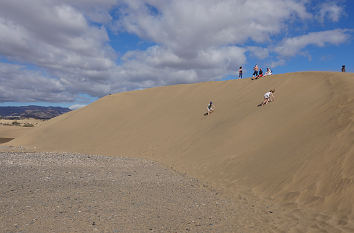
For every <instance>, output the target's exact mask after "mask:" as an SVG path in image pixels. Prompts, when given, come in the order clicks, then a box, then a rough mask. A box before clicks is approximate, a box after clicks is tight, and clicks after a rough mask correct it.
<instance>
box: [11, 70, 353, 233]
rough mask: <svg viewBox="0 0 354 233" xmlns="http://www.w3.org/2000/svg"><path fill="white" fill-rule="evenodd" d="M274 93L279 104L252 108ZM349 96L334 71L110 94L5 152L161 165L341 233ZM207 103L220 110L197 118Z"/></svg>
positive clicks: (345, 212) (348, 171) (346, 82)
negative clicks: (301, 213) (26, 150)
mask: <svg viewBox="0 0 354 233" xmlns="http://www.w3.org/2000/svg"><path fill="white" fill-rule="evenodd" d="M270 88H275V89H276V93H275V95H276V101H275V102H274V103H270V104H268V105H266V106H264V107H257V104H259V103H260V102H261V101H262V98H263V94H264V93H265V92H266V91H267V90H268V89H270ZM353 93H354V74H353V73H330V72H299V73H290V74H284V75H274V76H273V77H271V78H264V79H261V80H255V81H251V80H249V79H245V80H231V81H223V82H207V83H199V84H190V85H176V86H168V87H159V88H151V89H147V90H142V91H133V92H126V93H119V94H115V95H110V96H106V97H104V98H102V99H100V100H98V101H96V102H95V103H93V104H91V105H89V106H87V107H85V108H83V109H79V110H77V111H73V112H70V113H67V114H64V115H62V116H59V117H57V118H54V119H52V120H50V121H48V122H46V123H44V124H43V125H41V126H40V127H38V128H35V129H33V130H31V131H30V132H29V133H28V134H26V135H25V136H23V137H20V138H17V139H15V140H13V141H12V142H10V145H25V146H36V148H39V149H40V150H42V151H68V152H81V153H100V154H107V155H118V156H119V155H123V156H134V157H144V158H149V159H153V160H157V161H160V162H162V163H164V164H167V165H169V166H172V167H174V168H176V169H177V170H179V171H182V172H187V173H188V174H190V175H192V176H194V177H197V178H199V179H201V180H202V181H204V182H208V183H211V184H213V185H214V186H215V187H218V188H221V189H223V190H224V191H225V192H226V193H228V194H230V195H236V193H238V192H240V191H241V190H242V191H244V192H252V193H253V194H255V195H256V196H258V197H263V198H266V199H271V200H274V201H276V202H278V203H281V204H282V205H283V206H285V207H284V208H287V209H291V210H292V211H293V212H289V213H290V214H291V215H293V216H294V217H296V211H298V210H308V211H306V212H307V213H313V215H311V216H312V218H313V219H317V220H319V221H320V220H321V216H330V217H323V218H325V219H326V221H327V222H331V224H332V225H336V226H339V227H341V229H342V230H343V231H345V229H346V228H345V227H347V226H349V225H350V224H351V223H352V220H353V217H354V213H353V210H354V183H353V181H354V94H353ZM210 100H213V102H214V103H215V105H216V112H215V113H213V114H212V115H210V116H203V113H204V112H205V110H206V105H207V104H208V102H209V101H210ZM311 211H313V212H311ZM321 221H322V220H321ZM323 221H324V220H323ZM348 229H349V228H348Z"/></svg>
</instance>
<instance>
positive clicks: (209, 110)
mask: <svg viewBox="0 0 354 233" xmlns="http://www.w3.org/2000/svg"><path fill="white" fill-rule="evenodd" d="M207 110H208V112H207V113H206V114H205V115H210V114H211V113H212V112H214V110H215V105H214V104H213V102H211V101H210V103H209V104H208V108H207Z"/></svg>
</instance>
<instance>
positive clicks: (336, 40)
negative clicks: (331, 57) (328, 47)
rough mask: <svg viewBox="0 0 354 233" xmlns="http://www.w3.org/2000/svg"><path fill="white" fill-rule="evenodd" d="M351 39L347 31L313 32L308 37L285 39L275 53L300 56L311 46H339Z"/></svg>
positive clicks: (285, 55)
mask: <svg viewBox="0 0 354 233" xmlns="http://www.w3.org/2000/svg"><path fill="white" fill-rule="evenodd" d="M348 39H349V35H348V34H347V30H340V29H337V30H329V31H322V32H311V33H308V34H306V35H302V36H297V37H292V38H287V39H284V40H283V41H282V42H281V43H280V44H279V45H278V46H277V47H276V48H275V49H274V51H275V52H276V53H278V54H279V55H281V56H284V57H290V56H295V55H296V54H298V53H299V52H300V51H301V50H302V49H303V48H305V47H306V46H309V45H315V46H319V47H322V46H324V45H325V44H335V45H338V44H340V43H343V42H345V41H347V40H348Z"/></svg>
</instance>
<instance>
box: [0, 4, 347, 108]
mask: <svg viewBox="0 0 354 233" xmlns="http://www.w3.org/2000/svg"><path fill="white" fill-rule="evenodd" d="M307 3H308V1H307V0H302V1H297V0H168V1H166V0H76V1H70V0H31V1H22V2H21V4H19V3H18V1H0V58H5V60H6V62H1V60H0V80H2V81H4V82H2V86H1V88H2V89H3V90H4V92H3V93H2V94H1V95H0V102H1V101H10V100H13V101H20V99H21V101H26V100H27V101H26V102H28V101H39V100H41V101H52V102H59V101H60V102H62V101H71V100H73V99H74V98H78V96H79V94H82V93H85V94H88V95H90V96H94V97H101V96H104V95H106V94H108V93H114V92H117V91H126V90H132V89H141V88H146V87H153V86H159V85H170V84H177V83H191V82H198V81H207V80H216V79H220V78H222V77H224V76H226V75H230V74H234V73H235V72H236V70H237V67H238V66H239V65H241V64H245V63H246V62H247V57H246V55H247V52H248V51H250V52H251V53H254V54H255V55H256V56H257V57H258V58H260V59H265V58H267V57H269V54H271V53H272V52H274V51H275V52H276V53H278V54H279V55H280V56H283V57H286V56H292V55H295V54H297V53H298V52H299V51H301V50H302V49H304V48H305V47H306V46H308V45H311V44H313V45H317V46H322V45H324V44H326V43H329V44H336V43H342V42H343V41H345V40H346V38H347V35H346V32H345V31H344V30H334V31H328V32H327V33H326V32H321V33H309V34H308V35H305V36H300V37H294V38H288V39H285V40H283V42H282V43H281V44H279V46H277V48H275V49H273V50H272V48H269V44H274V43H273V42H272V40H273V38H274V36H279V35H281V33H282V32H284V31H286V30H287V24H288V23H289V21H291V22H302V21H305V20H309V19H311V18H312V14H311V13H310V12H309V11H308V9H307V8H306V7H307ZM333 6H335V4H332V5H331V4H329V3H328V5H325V4H324V5H323V7H322V8H321V9H322V10H319V16H318V17H320V18H321V17H322V18H323V19H325V18H330V19H331V20H333V21H336V20H337V18H336V17H337V15H338V17H339V15H340V13H341V12H339V13H336V12H337V11H336V10H335V8H334V7H333ZM331 7H332V8H331ZM321 12H322V13H321ZM108 30H114V32H117V33H118V34H117V36H118V37H119V35H120V33H121V32H128V33H131V34H135V35H137V36H138V37H140V38H142V39H146V40H148V41H149V42H152V43H153V44H154V46H151V47H149V48H147V49H146V50H142V51H128V52H126V53H125V54H122V55H118V53H117V52H116V51H115V50H114V49H113V48H112V46H111V45H110V38H109V33H108ZM250 44H251V45H250ZM116 46H117V47H119V45H116ZM118 58H119V64H117V59H118ZM8 61H10V62H12V63H18V64H22V65H14V64H10V63H9V62H8ZM27 65H29V66H27ZM29 67H31V68H29ZM33 67H34V68H33ZM38 70H39V71H38ZM5 80H8V81H5ZM18 81H21V82H23V83H27V84H30V85H28V88H20V89H16V87H15V85H14V83H15V82H18ZM31 89H33V90H35V91H33V92H32V93H31V91H30V90H31ZM9 90H11V91H12V92H14V93H16V92H17V95H15V94H11V93H10V92H9ZM16 90H17V91H16ZM18 90H20V92H21V93H18Z"/></svg>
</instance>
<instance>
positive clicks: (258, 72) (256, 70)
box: [251, 64, 272, 80]
mask: <svg viewBox="0 0 354 233" xmlns="http://www.w3.org/2000/svg"><path fill="white" fill-rule="evenodd" d="M268 75H272V71H271V69H270V68H269V67H267V71H266V72H265V74H264V75H263V70H262V68H260V67H258V65H257V64H256V65H255V66H254V67H253V74H252V78H251V79H252V80H253V79H258V78H261V77H263V76H268Z"/></svg>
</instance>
